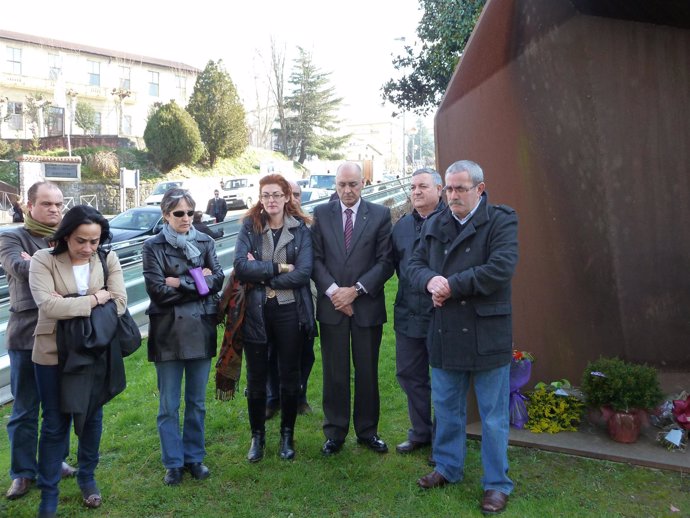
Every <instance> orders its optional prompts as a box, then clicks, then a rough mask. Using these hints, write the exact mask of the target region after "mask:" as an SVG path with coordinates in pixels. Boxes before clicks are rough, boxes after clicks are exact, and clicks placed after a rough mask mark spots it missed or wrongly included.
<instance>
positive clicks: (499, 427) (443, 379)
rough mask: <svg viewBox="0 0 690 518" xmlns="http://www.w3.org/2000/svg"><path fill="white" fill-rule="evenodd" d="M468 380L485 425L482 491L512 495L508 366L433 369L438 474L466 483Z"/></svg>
mask: <svg viewBox="0 0 690 518" xmlns="http://www.w3.org/2000/svg"><path fill="white" fill-rule="evenodd" d="M470 377H473V379H474V390H475V393H476V395H477V403H478V405H479V415H480V416H481V420H482V448H481V453H482V467H483V469H484V476H483V477H482V487H483V488H484V490H487V489H495V490H498V491H500V492H501V493H504V494H506V495H509V494H510V493H511V492H512V490H513V481H512V480H510V479H509V478H508V435H509V433H510V428H509V426H510V415H509V406H508V400H509V394H510V387H509V383H510V364H508V365H505V366H503V367H498V368H496V369H489V370H484V371H473V372H471V371H452V370H444V369H436V368H432V369H431V398H432V400H433V404H434V412H435V416H436V436H435V437H434V449H433V451H434V460H435V461H436V471H438V472H439V473H440V474H441V475H443V476H444V477H445V478H446V479H447V480H449V481H450V482H458V481H460V480H462V477H463V466H464V463H465V454H466V443H465V433H466V425H467V391H468V389H469V385H470Z"/></svg>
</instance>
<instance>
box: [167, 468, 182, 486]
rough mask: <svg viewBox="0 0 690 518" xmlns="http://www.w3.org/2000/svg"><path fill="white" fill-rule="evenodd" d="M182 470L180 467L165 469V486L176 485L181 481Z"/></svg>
mask: <svg viewBox="0 0 690 518" xmlns="http://www.w3.org/2000/svg"><path fill="white" fill-rule="evenodd" d="M183 475H184V470H183V469H182V468H168V469H166V470H165V478H164V479H163V482H164V483H165V485H166V486H177V485H179V484H180V483H181V482H182V476H183Z"/></svg>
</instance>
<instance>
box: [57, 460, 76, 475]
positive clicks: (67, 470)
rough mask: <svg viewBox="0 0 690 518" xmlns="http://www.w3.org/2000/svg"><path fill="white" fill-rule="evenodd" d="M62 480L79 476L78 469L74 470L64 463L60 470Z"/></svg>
mask: <svg viewBox="0 0 690 518" xmlns="http://www.w3.org/2000/svg"><path fill="white" fill-rule="evenodd" d="M60 474H61V476H62V478H70V477H73V476H74V475H76V474H77V468H73V467H72V466H70V465H69V464H67V463H66V462H63V463H62V468H61V470H60Z"/></svg>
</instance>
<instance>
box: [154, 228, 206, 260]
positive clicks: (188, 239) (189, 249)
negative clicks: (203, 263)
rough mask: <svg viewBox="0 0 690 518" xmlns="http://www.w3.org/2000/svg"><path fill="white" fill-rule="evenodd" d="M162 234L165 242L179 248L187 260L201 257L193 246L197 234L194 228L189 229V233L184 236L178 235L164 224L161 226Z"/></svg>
mask: <svg viewBox="0 0 690 518" xmlns="http://www.w3.org/2000/svg"><path fill="white" fill-rule="evenodd" d="M162 232H163V235H164V236H165V240H166V241H167V242H168V243H169V244H170V246H172V247H175V248H181V249H182V251H183V252H184V255H185V257H186V258H187V259H189V260H191V259H194V258H195V257H199V256H200V255H201V252H200V251H199V249H198V248H197V247H196V246H194V243H196V237H197V234H198V233H197V231H196V229H195V228H194V227H189V231H188V232H187V233H186V234H179V233H177V232H175V231H174V230H173V229H172V228H170V225H168V224H167V223H166V224H165V225H163V230H162Z"/></svg>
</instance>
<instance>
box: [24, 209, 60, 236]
mask: <svg viewBox="0 0 690 518" xmlns="http://www.w3.org/2000/svg"><path fill="white" fill-rule="evenodd" d="M24 228H25V229H26V230H28V231H29V232H30V233H32V234H33V235H35V236H40V237H52V236H53V234H55V231H56V230H57V227H49V226H48V225H44V224H43V223H39V222H38V221H36V220H35V219H34V218H32V217H31V213H30V212H27V213H26V214H24Z"/></svg>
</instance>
